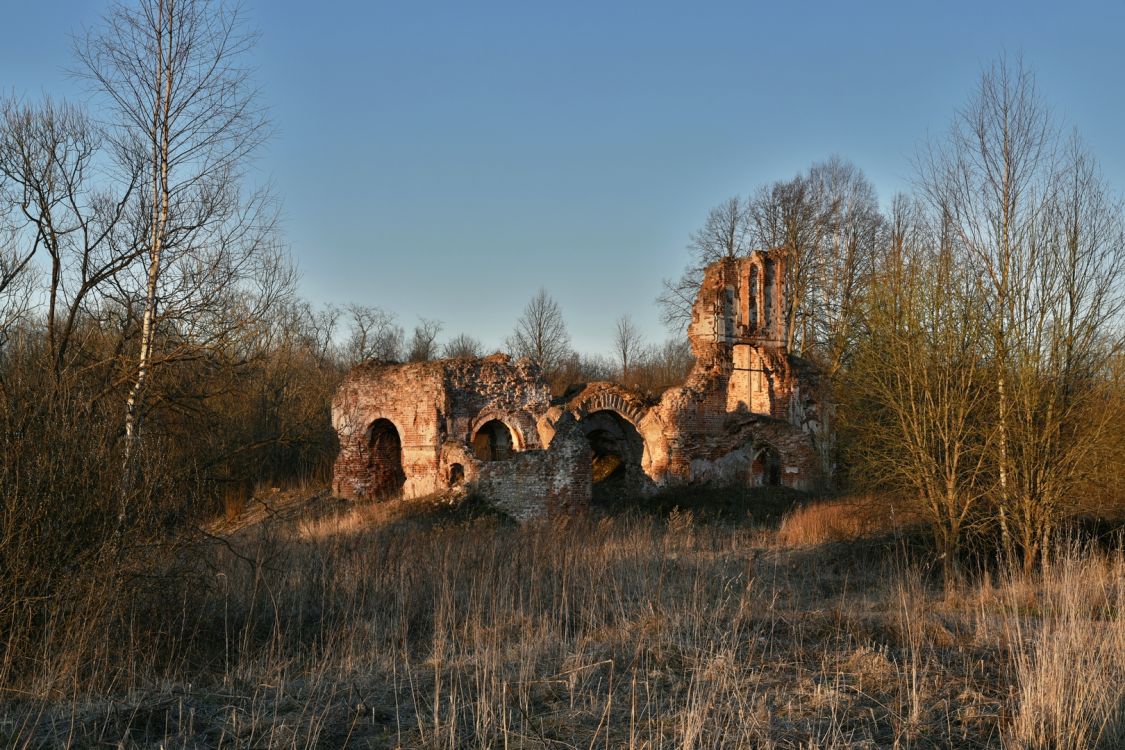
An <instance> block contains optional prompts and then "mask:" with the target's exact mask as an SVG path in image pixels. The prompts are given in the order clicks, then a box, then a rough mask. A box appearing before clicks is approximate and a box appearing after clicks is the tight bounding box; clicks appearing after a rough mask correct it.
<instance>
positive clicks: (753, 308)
mask: <svg viewBox="0 0 1125 750" xmlns="http://www.w3.org/2000/svg"><path fill="white" fill-rule="evenodd" d="M747 275H748V277H749V278H748V281H747V284H746V292H747V296H748V297H749V299H747V300H746V316H747V318H748V319H747V321H746V325H747V327H748V328H749V329H750V333H751V334H753V333H755V332H756V331H757V330H758V299H759V297H758V284H759V283H761V282H760V281H759V279H758V267H757V266H756V265H753V264H751V265H750V269H749V270H748V271H747Z"/></svg>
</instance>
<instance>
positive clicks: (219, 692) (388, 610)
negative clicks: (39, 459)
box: [0, 493, 1125, 748]
mask: <svg viewBox="0 0 1125 750" xmlns="http://www.w3.org/2000/svg"><path fill="white" fill-rule="evenodd" d="M271 494H272V495H274V499H273V500H272V501H269V502H266V503H263V504H260V506H261V507H262V508H263V510H261V511H260V512H259V514H258V516H257V518H256V520H255V521H254V522H252V523H249V524H247V525H242V526H241V528H238V529H237V530H234V529H233V527H232V529H231V530H232V531H234V532H236V533H230V534H228V535H225V536H221V537H217V539H218V541H216V542H214V543H212V544H211V546H210V547H209V548H208V549H207V551H206V553H205V554H204V555H202V556H201V558H202V559H203V560H204V562H205V564H204V565H202V566H195V567H193V568H192V570H193V571H194V574H193V575H192V576H188V577H185V576H184V574H183V571H182V570H181V571H180V573H179V576H178V577H177V578H175V579H169V580H168V581H165V582H164V583H163V584H162V585H161V586H159V587H153V588H152V589H151V590H148V591H145V592H140V593H138V592H132V594H131V595H125V594H124V592H120V595H119V596H117V597H106V596H105V592H101V591H91V592H89V596H87V597H85V598H83V599H82V600H81V601H80V602H78V603H76V604H75V605H74V606H75V607H77V608H79V610H81V611H83V612H86V610H89V611H88V612H86V614H88V615H90V616H85V617H74V616H73V615H74V614H76V613H74V612H71V613H62V612H59V613H57V614H58V617H56V618H54V619H53V620H51V621H49V622H47V623H45V624H44V625H45V627H47V629H48V630H50V629H51V628H52V627H56V628H58V631H57V632H55V633H51V632H48V633H45V634H44V638H43V645H42V647H41V651H40V653H39V660H38V662H37V664H38V667H37V669H36V670H34V671H33V672H30V673H29V672H24V673H22V676H21V679H20V680H19V681H18V682H13V681H11V680H5V683H4V684H5V685H9V686H11V687H9V688H7V689H6V695H5V698H4V702H3V709H2V714H0V738H2V740H3V744H5V745H11V746H15V747H55V746H66V745H69V746H75V747H94V746H100V745H106V744H109V745H115V744H118V743H120V746H124V747H165V748H172V747H386V748H391V747H435V748H436V747H449V748H461V747H528V748H531V747H550V748H562V747H581V748H587V747H632V748H642V747H647V748H659V747H668V748H673V747H675V748H681V747H706V748H710V747H755V748H757V747H793V748H797V747H803V748H808V747H838V748H843V747H848V748H867V747H871V748H874V747H950V746H956V747H1028V748H1031V747H1052V748H1054V747H1074V748H1079V747H1099V746H1100V747H1117V746H1120V742H1122V741H1123V740H1125V622H1123V621H1122V611H1123V610H1122V605H1123V604H1125V559H1123V557H1122V554H1121V552H1120V550H1119V548H1117V551H1109V550H1108V549H1095V548H1093V547H1089V546H1087V547H1082V546H1080V545H1078V544H1072V545H1070V546H1068V547H1066V548H1065V549H1060V550H1059V554H1058V555H1057V556H1056V558H1055V562H1054V563H1053V564H1052V565H1051V567H1050V568H1048V569H1046V570H1044V571H1042V572H1041V573H1037V574H1036V575H1035V576H1034V577H1027V576H1025V575H1024V574H1023V573H1022V572H1011V571H1009V570H1008V569H1005V570H1004V572H998V573H992V574H983V573H981V574H977V575H973V576H967V577H966V578H965V579H964V580H962V581H961V582H959V583H957V584H956V585H953V586H943V585H941V583H940V580H939V577H938V576H936V575H935V574H934V573H935V571H933V570H932V569H931V567H929V566H927V565H926V564H925V563H924V562H921V561H924V560H926V559H927V558H926V556H925V555H922V554H916V551H915V550H914V549H913V546H912V545H913V544H914V543H913V542H910V541H909V539H910V537H909V534H908V533H902V532H903V529H902V527H901V526H899V525H897V524H894V525H890V524H888V523H887V522H884V523H882V524H877V523H876V522H875V521H874V520H873V521H871V522H869V523H868V524H865V525H864V526H863V528H860V526H857V525H855V524H853V522H852V521H850V520H848V521H845V520H844V519H855V518H857V517H860V516H857V515H856V514H855V512H854V507H852V506H853V505H854V503H853V502H850V501H849V502H848V504H847V505H844V504H842V503H833V502H823V503H819V504H812V505H807V506H804V507H801V508H798V509H797V510H795V511H793V512H792V513H790V514H789V515H787V516H785V518H784V519H783V520H782V521H781V523H780V527H779V528H777V527H775V526H773V525H759V524H755V523H751V522H741V523H737V524H734V523H725V522H722V521H714V520H712V521H707V520H701V517H700V516H699V515H697V514H696V513H694V512H692V511H686V510H673V511H672V512H670V513H669V514H668V515H667V516H666V517H664V518H660V517H658V516H655V515H641V514H637V513H635V512H630V513H625V514H623V515H608V514H591V515H588V516H583V517H571V518H565V519H559V520H558V521H555V522H544V523H540V524H533V525H527V526H514V525H511V524H508V523H506V522H505V521H504V520H503V519H500V518H498V517H496V516H491V515H474V514H473V513H471V512H467V511H465V510H463V509H461V510H459V509H452V508H449V507H445V506H427V505H425V504H418V503H383V504H369V505H358V506H356V505H344V504H340V503H338V501H334V500H332V499H331V498H327V497H323V496H320V497H318V498H317V499H313V500H311V501H310V500H309V499H308V495H305V496H303V497H302V496H300V495H298V494H297V493H292V494H288V495H287V494H286V493H271ZM267 499H268V498H267ZM887 518H889V515H885V516H884V519H887ZM849 524H852V525H851V526H849ZM860 531H862V532H863V533H864V534H865V536H863V537H862V538H858V537H857V536H856V534H857V533H858V532H860ZM1017 567H1018V566H1017ZM98 608H101V609H102V610H110V611H114V612H115V613H116V614H115V616H113V617H105V616H95V612H94V610H96V609H98ZM103 614H104V613H103ZM107 623H111V625H107ZM107 628H109V630H107ZM9 666H10V665H9V664H7V663H5V664H4V665H0V669H2V670H3V671H2V672H0V675H4V676H7V677H13V676H15V675H14V674H13V672H12V671H11V670H10V669H9Z"/></svg>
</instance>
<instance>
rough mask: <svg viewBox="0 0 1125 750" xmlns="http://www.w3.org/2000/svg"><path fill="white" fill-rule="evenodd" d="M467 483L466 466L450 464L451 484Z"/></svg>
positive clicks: (453, 485) (452, 485)
mask: <svg viewBox="0 0 1125 750" xmlns="http://www.w3.org/2000/svg"><path fill="white" fill-rule="evenodd" d="M464 483H465V467H464V466H462V465H461V464H450V465H449V486H450V487H457V486H459V485H462V484H464Z"/></svg>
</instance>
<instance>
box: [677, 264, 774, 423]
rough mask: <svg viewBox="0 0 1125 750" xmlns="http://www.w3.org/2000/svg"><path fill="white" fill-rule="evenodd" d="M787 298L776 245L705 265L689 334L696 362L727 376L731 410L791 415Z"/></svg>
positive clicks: (728, 405)
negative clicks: (742, 256)
mask: <svg viewBox="0 0 1125 750" xmlns="http://www.w3.org/2000/svg"><path fill="white" fill-rule="evenodd" d="M784 300H785V259H784V257H783V256H782V255H781V253H780V251H778V250H772V251H763V250H756V251H754V252H753V253H751V254H750V255H749V256H748V257H745V258H724V259H723V260H720V261H718V262H716V263H712V264H711V265H710V266H708V267H707V270H706V273H705V275H704V279H703V284H702V286H701V288H700V290H699V296H698V297H696V300H695V305H694V306H693V307H692V320H691V324H690V326H689V327H688V338H689V339H690V340H691V347H692V352H693V353H694V354H695V357H696V360H697V362H698V363H699V364H700V365H702V366H703V367H704V368H706V369H707V370H709V371H711V372H713V373H715V374H718V375H722V376H725V380H726V410H727V411H728V412H750V413H753V414H768V415H770V416H772V417H775V418H777V419H789V418H790V413H789V412H790V400H791V397H792V395H793V385H794V384H793V377H792V373H791V368H790V364H789V358H788V351H787V350H786V326H785V307H784Z"/></svg>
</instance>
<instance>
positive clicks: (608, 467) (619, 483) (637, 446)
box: [579, 409, 645, 500]
mask: <svg viewBox="0 0 1125 750" xmlns="http://www.w3.org/2000/svg"><path fill="white" fill-rule="evenodd" d="M579 424H580V425H581V427H582V432H583V433H585V435H586V439H587V440H588V441H589V442H590V450H591V451H592V452H593V454H594V457H593V467H592V468H593V481H594V493H593V494H594V499H595V500H604V499H609V498H612V497H617V496H621V495H626V494H629V493H631V492H635V491H637V490H638V489H639V487H640V486H641V483H642V482H643V480H644V476H645V474H644V470H643V469H642V468H641V459H642V458H643V457H644V450H645V443H644V439H643V438H642V437H641V434H640V433H639V432H637V428H636V427H634V426H633V425H632V423H631V422H629V421H628V420H627V419H625V418H624V417H622V416H621V415H620V414H618V413H617V412H613V411H609V410H608V409H603V410H601V411H596V412H592V413H590V414H587V415H586V416H584V417H583V418H582V421H581V422H579Z"/></svg>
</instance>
